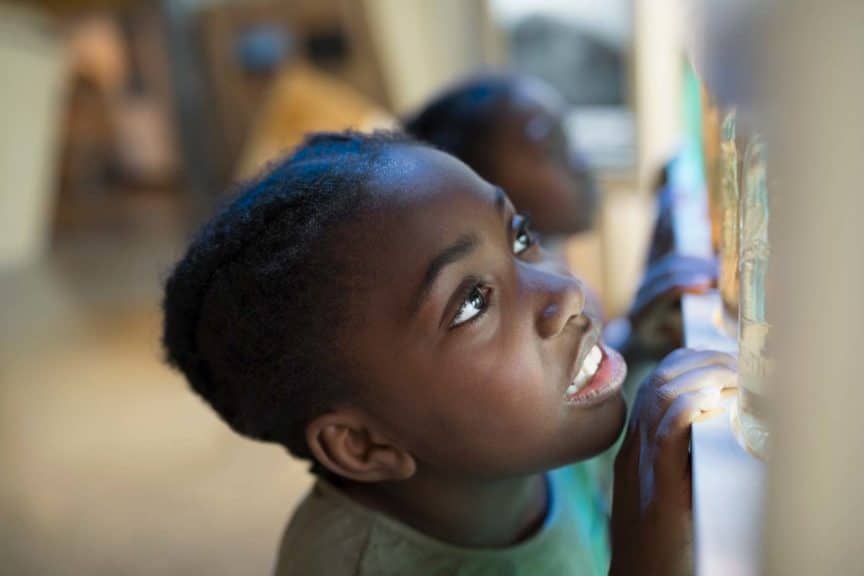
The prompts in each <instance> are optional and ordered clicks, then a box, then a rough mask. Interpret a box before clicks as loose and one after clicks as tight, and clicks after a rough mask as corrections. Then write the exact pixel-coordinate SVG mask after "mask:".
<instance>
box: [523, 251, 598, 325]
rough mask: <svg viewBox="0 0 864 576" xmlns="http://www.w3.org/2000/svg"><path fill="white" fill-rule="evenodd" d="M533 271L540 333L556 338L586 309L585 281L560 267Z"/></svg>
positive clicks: (537, 268) (538, 268) (533, 285)
mask: <svg viewBox="0 0 864 576" xmlns="http://www.w3.org/2000/svg"><path fill="white" fill-rule="evenodd" d="M555 268H556V269H552V270H550V269H548V268H546V267H536V268H535V269H534V270H533V276H534V277H533V278H532V288H533V290H534V291H535V298H536V302H537V304H536V306H537V312H536V314H537V333H538V334H539V335H540V337H541V338H553V337H555V336H557V335H558V334H560V333H561V331H562V330H563V329H564V327H565V326H566V325H567V323H568V322H569V321H570V320H571V319H572V318H575V317H578V316H580V315H581V314H582V312H583V310H584V309H585V289H584V287H583V285H582V283H581V282H580V281H579V280H578V279H577V278H575V277H573V276H572V275H571V274H569V273H568V272H561V271H560V269H557V268H558V267H557V266H556V267H555Z"/></svg>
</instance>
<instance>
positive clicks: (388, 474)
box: [306, 410, 417, 482]
mask: <svg viewBox="0 0 864 576" xmlns="http://www.w3.org/2000/svg"><path fill="white" fill-rule="evenodd" d="M306 442H307V444H308V445H309V449H310V451H311V452H312V455H313V456H314V457H315V459H316V460H318V462H319V463H320V464H321V465H322V466H324V467H325V468H327V469H328V470H330V471H331V472H333V473H334V474H338V475H339V476H342V477H344V478H348V479H350V480H356V481H357V482H382V481H386V480H406V479H408V478H410V477H411V476H413V475H414V473H415V472H416V470H417V463H416V462H415V460H414V457H413V456H412V455H411V454H410V453H408V452H407V451H406V450H404V449H403V448H402V447H400V446H399V445H398V444H396V443H393V442H391V441H390V440H389V439H388V438H387V437H386V436H384V435H382V434H380V433H378V432H377V431H376V430H375V429H374V425H372V423H371V422H370V421H369V418H368V416H366V415H365V414H363V413H360V412H357V411H352V410H336V411H333V412H328V413H326V414H322V415H321V416H318V417H317V418H315V419H314V420H312V421H311V422H310V423H309V424H307V426H306Z"/></svg>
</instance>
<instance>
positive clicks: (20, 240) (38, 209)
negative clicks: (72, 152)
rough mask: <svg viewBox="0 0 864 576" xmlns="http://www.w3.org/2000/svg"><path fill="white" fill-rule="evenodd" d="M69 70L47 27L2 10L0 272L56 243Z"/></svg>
mask: <svg viewBox="0 0 864 576" xmlns="http://www.w3.org/2000/svg"><path fill="white" fill-rule="evenodd" d="M63 69H64V66H63V60H62V53H61V51H60V47H59V46H58V44H57V41H56V39H54V38H53V36H52V35H51V33H50V30H48V29H47V26H46V24H45V22H43V21H42V20H41V19H40V18H39V17H38V16H37V15H36V14H35V13H31V12H29V11H24V10H19V9H14V8H12V7H9V6H4V5H0V78H2V80H0V82H2V84H0V126H2V129H0V268H3V267H10V266H17V265H22V264H25V263H27V262H30V261H32V260H34V259H36V258H38V257H39V256H40V255H41V253H42V252H44V250H45V249H46V247H47V245H48V242H49V240H50V225H51V216H52V208H53V198H52V194H53V192H54V179H55V174H56V158H57V144H58V136H59V134H58V128H59V126H60V111H61V103H62V95H63V94H62V87H63V86H62V82H63Z"/></svg>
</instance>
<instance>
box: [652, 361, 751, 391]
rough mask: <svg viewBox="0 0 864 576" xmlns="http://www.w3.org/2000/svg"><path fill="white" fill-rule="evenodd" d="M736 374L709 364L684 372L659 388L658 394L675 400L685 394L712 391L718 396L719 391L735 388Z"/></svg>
mask: <svg viewBox="0 0 864 576" xmlns="http://www.w3.org/2000/svg"><path fill="white" fill-rule="evenodd" d="M737 385H738V373H737V372H736V371H735V369H734V368H732V367H730V366H727V365H725V364H710V365H708V366H703V367H701V368H694V369H692V370H689V371H687V372H684V373H683V374H681V375H680V376H678V377H676V378H673V379H672V380H670V381H668V382H666V383H665V384H663V385H662V386H660V389H659V393H660V395H661V396H663V397H665V398H669V399H671V398H677V397H678V396H681V395H682V394H685V393H687V392H693V391H696V390H703V389H713V390H715V391H716V392H717V395H718V396H719V394H720V392H721V390H723V389H728V388H735V387H736V386H737Z"/></svg>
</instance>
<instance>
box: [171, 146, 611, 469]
mask: <svg viewBox="0 0 864 576" xmlns="http://www.w3.org/2000/svg"><path fill="white" fill-rule="evenodd" d="M583 303H584V294H583V291H582V286H581V284H580V283H579V281H578V280H576V279H575V278H573V277H572V276H570V275H569V274H568V273H566V272H564V271H563V269H562V267H561V266H560V265H559V264H558V263H557V262H554V261H552V260H550V259H549V258H548V257H547V255H546V254H545V253H544V252H542V251H541V249H540V247H539V246H538V245H537V244H536V243H535V241H534V238H533V236H532V233H531V231H530V230H528V229H527V228H526V227H525V221H524V219H523V218H522V217H521V216H519V215H518V214H516V213H515V212H514V211H513V208H512V206H511V204H510V201H509V200H508V199H507V197H506V196H505V195H504V193H503V192H502V191H501V189H500V188H497V187H493V186H491V185H490V184H488V183H486V182H485V181H483V180H481V179H480V178H478V177H477V175H476V174H475V173H474V172H472V171H471V170H470V169H469V168H468V167H466V166H465V165H464V164H462V163H461V162H459V161H458V160H456V159H454V158H453V157H451V156H449V155H447V154H444V153H442V152H439V151H437V150H434V149H432V148H429V147H427V146H425V145H422V144H419V143H417V142H414V141H412V140H410V139H409V138H408V137H406V136H402V135H398V134H381V133H378V134H374V135H361V134H357V133H343V134H321V135H317V136H313V137H311V138H310V139H309V140H307V142H306V143H305V144H304V145H303V146H301V147H300V148H299V149H298V150H297V151H296V152H295V153H294V154H293V156H291V157H289V158H287V159H285V160H283V161H281V162H279V163H277V164H276V165H275V166H273V167H272V169H271V170H270V171H269V172H268V173H267V174H265V175H264V176H263V177H262V178H261V179H259V180H257V181H255V182H252V183H249V184H246V185H245V186H244V187H243V188H241V190H240V196H239V197H238V198H237V199H236V200H235V201H234V202H233V204H231V205H230V206H228V207H227V209H225V210H224V211H223V212H222V213H221V214H219V215H218V216H216V217H215V218H214V219H213V220H212V221H211V222H210V223H209V224H208V225H207V226H206V227H205V228H204V229H203V230H202V231H201V232H200V233H199V234H198V236H197V237H196V239H195V240H194V241H193V243H192V245H191V246H190V247H189V250H188V252H187V253H186V255H185V256H184V257H183V259H182V260H181V261H180V262H179V264H178V265H177V267H176V269H175V270H174V272H173V274H172V275H171V277H170V278H169V280H168V282H167V285H166V293H165V300H164V310H165V326H164V335H163V339H164V344H165V347H166V349H167V353H168V358H169V360H170V361H171V362H172V364H174V365H175V366H177V367H178V368H179V369H180V370H182V371H183V373H184V374H185V375H186V377H187V379H188V380H189V382H190V384H191V386H192V387H193V388H194V389H195V390H196V391H197V392H198V393H199V394H200V395H201V396H202V397H203V398H204V399H205V400H206V401H207V402H208V403H209V404H210V405H211V406H212V407H213V408H214V409H215V410H216V411H217V412H218V413H219V414H220V415H221V416H222V418H223V419H224V420H225V421H226V422H227V423H228V424H229V425H231V426H232V427H233V428H234V429H235V430H236V431H238V432H240V433H241V434H244V435H247V436H250V437H252V438H257V439H261V440H266V441H272V442H276V443H279V444H282V445H284V446H286V447H287V448H288V449H289V450H290V451H291V452H292V453H293V454H295V455H296V456H299V457H301V458H308V459H313V460H314V461H315V462H317V463H318V465H319V466H321V467H323V468H324V469H327V470H329V471H330V472H332V473H335V474H337V475H340V476H343V477H345V478H349V479H353V480H357V481H382V480H397V479H403V478H409V477H411V476H412V475H414V474H417V473H419V472H422V471H428V472H433V473H434V472H438V473H444V474H462V475H471V476H477V477H480V476H483V477H496V476H502V475H511V474H516V473H526V472H533V471H540V470H546V469H551V468H553V467H555V466H558V465H561V464H564V463H567V462H570V461H574V460H577V459H580V458H586V457H588V456H591V455H593V454H595V453H597V452H599V451H601V450H603V449H605V448H606V447H608V446H609V445H610V444H611V443H612V442H613V441H614V439H615V438H616V437H617V435H618V433H619V431H620V428H621V426H622V424H623V418H624V408H623V401H622V400H621V397H620V394H619V393H618V390H617V387H618V386H619V385H620V380H621V379H622V378H623V374H622V372H623V370H624V368H623V364H621V363H620V362H619V361H618V357H617V355H616V354H615V353H614V352H612V351H608V350H605V354H604V358H608V359H609V361H608V362H605V361H604V362H603V363H601V365H600V368H599V369H598V371H597V375H596V377H594V379H592V380H591V381H590V382H589V384H588V385H586V386H585V387H584V388H582V389H580V390H579V391H578V392H576V391H575V390H574V388H573V387H571V388H570V390H568V387H569V386H571V382H572V381H573V378H574V376H575V375H576V373H577V372H578V369H579V368H580V366H589V365H591V367H593V364H594V363H595V361H596V360H598V359H599V352H598V351H594V352H592V353H591V354H589V350H592V348H593V346H594V344H595V343H597V341H598V337H599V329H600V327H599V325H598V323H597V320H596V319H593V318H591V317H590V316H588V315H586V314H584V313H583ZM595 356H596V357H595ZM586 357H588V360H586V361H585V363H584V364H583V363H582V360H583V359H585V358H586ZM604 370H605V372H604ZM320 469H321V468H319V470H320Z"/></svg>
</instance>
